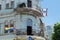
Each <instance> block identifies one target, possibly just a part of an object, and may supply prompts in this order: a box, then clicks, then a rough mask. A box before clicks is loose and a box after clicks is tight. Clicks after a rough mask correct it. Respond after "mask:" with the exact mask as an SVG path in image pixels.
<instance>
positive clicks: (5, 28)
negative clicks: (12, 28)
mask: <svg viewBox="0 0 60 40" xmlns="http://www.w3.org/2000/svg"><path fill="white" fill-rule="evenodd" d="M8 31H9V27H8V25H5V26H4V33H8Z"/></svg>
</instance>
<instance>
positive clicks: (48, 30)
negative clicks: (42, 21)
mask: <svg viewBox="0 0 60 40" xmlns="http://www.w3.org/2000/svg"><path fill="white" fill-rule="evenodd" d="M51 36H52V26H50V25H48V26H46V27H45V37H46V38H47V40H51Z"/></svg>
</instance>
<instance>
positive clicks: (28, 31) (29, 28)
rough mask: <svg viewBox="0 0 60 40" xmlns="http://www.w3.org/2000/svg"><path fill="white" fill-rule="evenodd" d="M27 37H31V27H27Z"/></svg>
mask: <svg viewBox="0 0 60 40" xmlns="http://www.w3.org/2000/svg"><path fill="white" fill-rule="evenodd" d="M27 35H32V27H31V26H27Z"/></svg>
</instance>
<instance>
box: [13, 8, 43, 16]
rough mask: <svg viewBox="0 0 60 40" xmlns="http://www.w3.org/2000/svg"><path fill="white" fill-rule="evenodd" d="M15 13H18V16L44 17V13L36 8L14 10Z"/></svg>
mask: <svg viewBox="0 0 60 40" xmlns="http://www.w3.org/2000/svg"><path fill="white" fill-rule="evenodd" d="M14 11H16V12H17V14H18V13H27V14H32V15H35V16H39V17H42V12H41V11H39V10H38V9H35V8H28V7H23V8H16V9H14Z"/></svg>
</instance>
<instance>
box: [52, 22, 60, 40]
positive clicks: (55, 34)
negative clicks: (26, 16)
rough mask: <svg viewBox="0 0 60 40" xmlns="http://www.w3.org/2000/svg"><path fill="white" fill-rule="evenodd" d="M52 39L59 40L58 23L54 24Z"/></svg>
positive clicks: (59, 24) (59, 29) (59, 25)
mask: <svg viewBox="0 0 60 40" xmlns="http://www.w3.org/2000/svg"><path fill="white" fill-rule="evenodd" d="M52 40H60V23H56V24H54V33H53V34H52Z"/></svg>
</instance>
